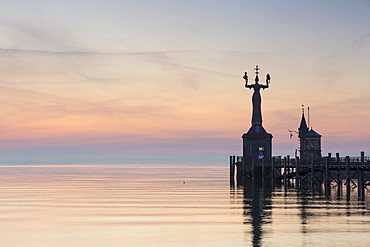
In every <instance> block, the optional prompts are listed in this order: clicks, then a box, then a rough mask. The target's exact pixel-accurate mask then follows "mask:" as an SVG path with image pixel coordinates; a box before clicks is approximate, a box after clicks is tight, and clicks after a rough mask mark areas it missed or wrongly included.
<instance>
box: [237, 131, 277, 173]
mask: <svg viewBox="0 0 370 247" xmlns="http://www.w3.org/2000/svg"><path fill="white" fill-rule="evenodd" d="M271 157H272V135H271V134H270V133H267V132H266V130H265V129H264V128H263V127H262V125H253V126H252V127H251V128H250V129H249V131H248V132H247V133H245V134H244V135H243V162H244V167H245V168H246V172H247V173H255V174H252V175H253V176H261V175H262V174H260V173H261V170H262V166H263V165H264V166H266V167H268V166H270V164H271ZM252 161H253V162H252ZM252 163H253V167H252Z"/></svg>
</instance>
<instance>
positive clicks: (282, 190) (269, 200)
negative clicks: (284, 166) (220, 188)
mask: <svg viewBox="0 0 370 247" xmlns="http://www.w3.org/2000/svg"><path fill="white" fill-rule="evenodd" d="M243 185H244V186H242V187H240V188H239V189H242V190H243V202H242V203H243V222H244V225H246V228H245V236H248V237H250V239H248V240H247V239H246V242H249V244H251V245H252V246H265V245H279V244H282V245H284V244H286V243H287V242H286V241H287V239H286V238H288V236H289V241H292V242H295V244H297V245H300V246H312V245H320V246H324V245H330V244H334V245H337V246H344V243H349V242H351V243H353V244H354V245H356V243H358V245H359V246H364V244H365V245H367V244H369V241H368V240H367V237H366V236H367V234H368V233H367V230H366V227H365V225H366V226H367V224H369V223H370V210H369V198H365V200H363V199H362V198H361V199H359V198H356V197H352V198H351V200H347V198H346V197H338V195H337V194H338V191H337V190H335V189H332V188H331V190H328V189H326V190H325V193H323V190H322V189H318V190H316V191H312V190H305V189H300V190H297V189H296V188H294V187H287V186H284V185H283V186H281V185H276V184H275V185H274V184H273V183H272V182H271V180H258V179H256V180H253V181H252V180H249V181H246V182H245V183H244V184H243ZM328 191H330V193H328ZM276 226H279V228H276ZM279 234H281V238H276V236H277V235H279ZM272 236H274V237H272ZM314 236H316V237H314ZM333 237H338V240H333V239H332V238H333ZM340 238H342V239H341V240H339V239H340ZM272 239H274V240H273V241H272ZM279 241H281V242H280V243H279ZM289 241H288V242H289ZM292 242H291V243H290V244H292Z"/></svg>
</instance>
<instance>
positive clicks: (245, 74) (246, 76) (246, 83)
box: [243, 72, 248, 86]
mask: <svg viewBox="0 0 370 247" xmlns="http://www.w3.org/2000/svg"><path fill="white" fill-rule="evenodd" d="M243 78H244V80H245V86H247V85H248V75H247V72H244V76H243Z"/></svg>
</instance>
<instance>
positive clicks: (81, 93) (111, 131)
mask: <svg viewBox="0 0 370 247" xmlns="http://www.w3.org/2000/svg"><path fill="white" fill-rule="evenodd" d="M0 9H1V10H0V119H1V121H0V163H1V164H9V163H26V164H28V163H204V164H207V163H212V164H214V163H225V162H228V156H229V155H232V154H240V153H241V152H242V142H241V136H242V134H243V133H245V132H246V131H248V129H249V128H250V125H251V123H250V121H251V96H252V91H250V90H249V89H246V88H245V87H244V83H245V82H244V80H243V78H242V76H243V74H244V71H247V72H248V73H249V75H250V78H251V81H253V73H254V70H253V69H254V67H255V66H256V64H258V65H259V67H260V69H261V70H260V73H261V74H260V76H261V81H264V77H265V74H267V73H269V74H270V75H271V78H272V79H271V85H270V88H268V89H266V90H264V91H262V98H263V102H262V110H263V121H264V122H263V126H264V127H265V129H266V130H267V131H268V132H270V133H272V135H273V136H274V138H273V152H274V154H275V155H278V154H287V153H288V154H289V153H290V154H293V153H294V151H295V149H297V148H298V145H299V144H298V139H297V136H296V135H294V136H293V138H290V137H289V132H288V130H296V129H297V128H298V126H299V121H300V117H301V105H302V104H304V105H305V107H306V108H307V106H309V107H310V125H311V127H312V128H313V129H314V130H315V131H317V132H318V133H320V134H321V135H323V138H322V148H323V154H324V155H325V154H326V153H328V152H332V153H336V152H340V153H343V154H344V153H351V154H357V153H358V154H359V152H360V151H365V152H370V142H369V138H370V130H369V128H368V125H369V122H370V114H369V112H370V95H369V91H370V59H369V57H370V1H365V0H362V1H361V0H356V1H349V0H348V1H345V0H339V1H331V0H328V1H317V0H313V1H296V0H294V1H293V0H291V1H289V0H284V1H245V0H244V1H237V0H231V1H220V0H213V1H207V0H197V1H192V0H187V1H176V0H175V1H174V0H171V1H170V0H156V1H151V0H146V1H143V0H136V1H124V0H120V1H117V0H105V1H97V0H90V1H78V0H74V1H71V0H65V1H46V0H44V1H41V0H33V1H23V0H12V1H7V0H3V1H1V2H0ZM307 115H308V114H307V109H306V116H307Z"/></svg>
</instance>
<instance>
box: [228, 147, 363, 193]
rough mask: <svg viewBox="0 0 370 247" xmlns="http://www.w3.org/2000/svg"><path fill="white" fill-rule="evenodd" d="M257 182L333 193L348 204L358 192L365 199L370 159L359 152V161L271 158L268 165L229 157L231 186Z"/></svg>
mask: <svg viewBox="0 0 370 247" xmlns="http://www.w3.org/2000/svg"><path fill="white" fill-rule="evenodd" d="M256 180H271V181H272V182H273V183H274V184H280V185H284V186H286V187H295V188H297V189H312V190H324V192H325V194H327V195H330V193H331V190H333V189H336V190H337V195H338V196H344V194H343V191H344V192H345V196H346V198H347V199H348V200H349V198H350V196H351V193H353V192H354V191H357V195H358V197H359V198H364V197H365V190H366V189H367V186H368V185H370V158H369V157H366V156H365V153H364V152H361V156H360V157H349V156H345V157H340V154H339V153H336V155H335V157H332V155H331V154H330V153H329V154H328V155H327V156H325V157H321V158H311V159H310V160H307V159H306V160H300V159H299V157H296V158H291V157H290V156H289V155H288V156H286V157H280V156H277V157H272V159H271V161H270V162H266V163H265V162H264V161H263V160H261V161H259V162H256V161H254V160H249V161H245V160H243V157H242V156H230V186H231V187H235V185H236V186H243V184H245V183H247V182H250V181H256Z"/></svg>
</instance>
